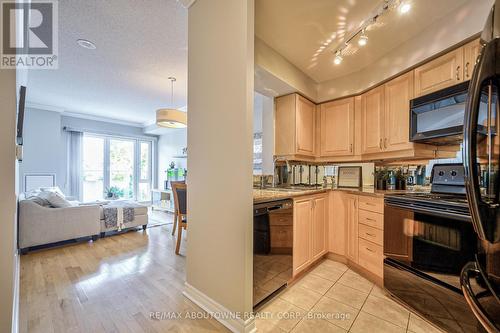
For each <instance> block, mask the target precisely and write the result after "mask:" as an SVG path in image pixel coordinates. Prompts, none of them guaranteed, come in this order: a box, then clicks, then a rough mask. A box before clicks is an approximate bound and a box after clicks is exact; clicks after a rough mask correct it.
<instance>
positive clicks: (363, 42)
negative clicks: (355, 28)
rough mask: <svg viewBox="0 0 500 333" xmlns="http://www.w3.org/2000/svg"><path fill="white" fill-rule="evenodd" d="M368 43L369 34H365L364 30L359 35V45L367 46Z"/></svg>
mask: <svg viewBox="0 0 500 333" xmlns="http://www.w3.org/2000/svg"><path fill="white" fill-rule="evenodd" d="M366 44H368V36H367V35H366V34H365V31H364V30H363V32H362V33H361V36H359V39H358V45H359V46H365V45H366Z"/></svg>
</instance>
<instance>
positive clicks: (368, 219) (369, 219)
mask: <svg viewBox="0 0 500 333" xmlns="http://www.w3.org/2000/svg"><path fill="white" fill-rule="evenodd" d="M366 220H367V221H372V222H377V221H376V220H374V219H371V218H369V217H367V218H366Z"/></svg>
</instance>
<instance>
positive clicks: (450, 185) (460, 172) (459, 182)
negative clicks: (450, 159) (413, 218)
mask: <svg viewBox="0 0 500 333" xmlns="http://www.w3.org/2000/svg"><path fill="white" fill-rule="evenodd" d="M464 173H465V172H464V166H463V165H462V164H460V163H453V164H434V166H433V168H432V174H431V185H432V190H431V192H437V193H450V194H465V178H464Z"/></svg>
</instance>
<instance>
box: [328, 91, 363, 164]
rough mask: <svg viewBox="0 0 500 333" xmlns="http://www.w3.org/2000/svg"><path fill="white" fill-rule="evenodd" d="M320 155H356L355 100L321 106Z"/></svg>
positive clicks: (350, 99)
mask: <svg viewBox="0 0 500 333" xmlns="http://www.w3.org/2000/svg"><path fill="white" fill-rule="evenodd" d="M320 117H321V118H320V119H321V140H320V142H321V143H320V155H321V156H322V157H325V156H350V155H354V126H355V125H354V98H353V97H350V98H345V99H341V100H338V101H333V102H329V103H324V104H321V106H320Z"/></svg>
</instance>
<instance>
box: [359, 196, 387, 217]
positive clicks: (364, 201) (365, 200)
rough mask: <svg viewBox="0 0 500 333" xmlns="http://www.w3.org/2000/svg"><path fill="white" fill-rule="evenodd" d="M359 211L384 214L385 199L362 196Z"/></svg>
mask: <svg viewBox="0 0 500 333" xmlns="http://www.w3.org/2000/svg"><path fill="white" fill-rule="evenodd" d="M359 209H363V210H368V211H370V212H374V213H379V214H384V199H381V198H374V197H369V196H366V195H360V196H359Z"/></svg>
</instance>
